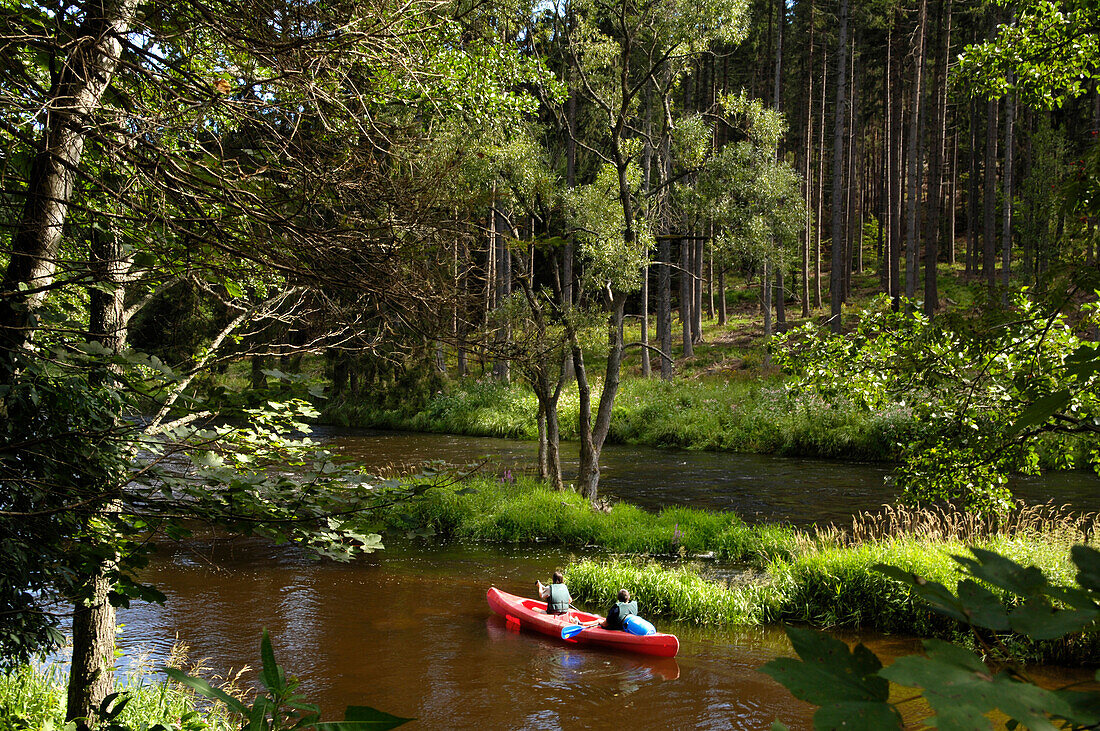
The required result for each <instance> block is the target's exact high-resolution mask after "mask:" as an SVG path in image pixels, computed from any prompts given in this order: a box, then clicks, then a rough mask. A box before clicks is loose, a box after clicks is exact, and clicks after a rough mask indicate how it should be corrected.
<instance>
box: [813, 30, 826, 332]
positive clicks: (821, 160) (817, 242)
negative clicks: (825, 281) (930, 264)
mask: <svg viewBox="0 0 1100 731" xmlns="http://www.w3.org/2000/svg"><path fill="white" fill-rule="evenodd" d="M828 80H829V54H828V52H827V51H825V50H822V52H821V114H819V115H818V120H819V124H820V125H821V129H820V131H819V132H818V135H817V138H818V140H820V144H819V145H818V150H817V216H816V217H815V219H816V220H815V223H816V225H815V226H814V307H815V308H816V309H819V310H820V309H821V227H822V226H824V225H825V97H826V92H827V91H828Z"/></svg>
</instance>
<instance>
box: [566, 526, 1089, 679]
mask: <svg viewBox="0 0 1100 731" xmlns="http://www.w3.org/2000/svg"><path fill="white" fill-rule="evenodd" d="M905 514H906V515H907V516H908V517H907V518H905V520H906V521H908V522H906V523H905V529H906V530H907V531H908V533H901V534H895V535H887V536H885V537H883V536H881V535H871V534H866V533H865V534H863V537H864V539H865V540H862V541H857V540H854V539H852V538H851V537H850V536H849V535H848V534H847V533H845V534H843V535H844V536H845V537H844V538H843V539H842V540H838V539H837V537H836V536H837V535H838V534H837V532H836V529H835V528H833V529H832V530H831V531H822V532H820V533H818V535H814V534H813V532H810V533H802V534H800V536H799V538H798V542H797V548H796V550H795V551H792V553H791V554H790V555H788V556H787V557H783V558H776V559H774V560H772V561H771V562H770V563H769V564H768V565H767V566H766V569H765V570H764V571H763V572H762V573H757V574H751V573H749V574H737V573H735V574H734V577H736V578H734V579H731V578H729V576H725V577H723V576H721V575H719V571H720V568H719V566H717V565H715V564H713V563H710V562H695V563H690V564H683V563H677V564H675V565H671V566H663V565H660V564H658V563H656V562H654V561H652V560H649V561H638V560H634V561H628V560H623V559H612V560H608V561H596V560H592V559H588V560H584V561H580V562H577V563H573V564H571V565H569V566H568V567H567V568H566V580H567V582H568V583H569V588H570V591H571V592H572V593H573V594H574V596H575V597H577V598H578V599H580V600H581V601H585V602H588V603H590V604H595V605H597V606H600V605H603V604H605V603H607V602H609V601H610V600H611V598H612V597H614V596H615V593H616V592H617V591H618V590H619V589H620V588H624V587H625V588H628V589H630V591H631V593H633V594H634V595H636V596H637V597H638V599H639V603H640V606H641V608H642V613H643V614H645V615H649V616H653V617H665V618H669V619H676V620H681V621H686V622H692V623H699V624H735V625H737V624H750V625H751V624H768V623H775V622H780V621H783V622H796V623H806V624H811V625H814V626H818V627H831V628H851V629H874V630H878V631H883V632H893V633H901V634H908V635H917V636H921V637H939V638H944V639H950V640H964V641H965V639H966V638H967V630H966V628H965V627H964V626H963V625H961V624H959V623H957V622H955V621H953V620H950V619H948V618H947V617H944V616H943V615H940V614H938V613H936V612H933V611H932V610H931V608H930V607H929V606H928V605H927V604H925V603H924V602H923V601H922V600H921V599H919V598H918V597H916V596H914V595H913V594H912V593H911V592H910V590H909V589H908V587H906V586H904V585H902V584H900V583H898V582H895V581H893V580H891V579H888V578H887V577H886V576H884V575H883V574H881V573H879V572H878V571H876V570H874V568H873V567H874V566H875V565H876V564H880V563H882V564H889V565H892V566H897V567H899V568H901V569H904V570H906V571H909V572H912V573H915V574H918V575H920V576H923V577H925V578H927V579H930V580H933V581H938V582H940V583H942V584H944V585H945V586H947V587H948V588H951V589H954V588H955V587H956V585H957V583H958V581H959V579H960V577H961V574H960V573H959V571H958V564H957V562H956V561H955V560H954V559H953V556H955V555H965V554H966V553H967V548H966V546H967V545H979V546H982V547H984V548H989V549H992V550H995V551H997V552H998V553H1001V554H1002V555H1005V556H1007V557H1009V558H1011V559H1013V560H1015V561H1017V562H1019V563H1021V564H1022V565H1025V566H1037V567H1038V568H1040V569H1042V570H1043V572H1044V573H1045V574H1047V576H1049V577H1051V579H1052V580H1053V581H1055V582H1057V583H1060V584H1062V585H1065V586H1072V585H1073V584H1074V582H1075V568H1074V566H1073V564H1072V563H1071V562H1070V560H1069V548H1070V546H1071V545H1072V544H1073V543H1075V542H1079V539H1080V538H1081V533H1080V530H1081V525H1082V523H1080V522H1079V521H1078V516H1074V515H1072V514H1071V513H1068V512H1066V511H1064V510H1062V509H1052V508H1051V507H1049V506H1048V507H1045V508H1041V509H1040V508H1034V509H1026V510H1021V511H1020V515H1019V516H1017V518H1015V519H1011V520H1006V521H1002V522H1001V523H1000V524H995V525H993V524H986V525H984V526H978V525H976V524H971V523H962V524H959V523H958V522H950V521H948V522H946V523H944V522H943V521H942V516H941V518H940V521H941V522H940V523H935V522H930V521H932V517H931V516H932V515H934V511H929V512H927V513H920V512H917V511H909V512H908V513H905ZM897 515H898V513H897V511H895V512H894V516H895V519H897ZM866 522H867V519H866V518H865V519H864V520H863V521H862V522H861V523H860V524H865V523H866ZM870 523H871V524H873V525H878V526H880V527H881V526H882V525H884V524H883V523H881V522H875V521H870ZM930 526H932V527H935V528H936V529H937V530H936V531H932V530H930V529H929V527H930ZM945 527H946V528H950V529H951V530H952V531H954V533H953V534H952V535H945V534H946V533H947V531H945V530H944V529H945ZM979 528H981V530H979ZM964 529H965V530H964ZM969 529H973V530H971V531H970V532H967V530H969ZM982 531H985V532H984V533H983V532H982ZM1075 531H1076V532H1075ZM964 539H965V540H964ZM1002 639H1003V640H1004V642H1005V643H1006V644H1008V645H1011V646H1013V647H1014V651H1015V654H1016V655H1017V656H1019V657H1023V658H1027V659H1029V660H1032V661H1036V662H1059V663H1065V664H1090V663H1094V662H1095V657H1096V656H1097V655H1096V653H1097V651H1100V636H1098V634H1097V633H1078V634H1075V635H1071V636H1068V637H1065V638H1062V639H1059V640H1054V641H1049V642H1030V641H1028V640H1026V639H1025V638H1023V637H1019V636H1011V635H1010V636H1007V637H1005V638H1002Z"/></svg>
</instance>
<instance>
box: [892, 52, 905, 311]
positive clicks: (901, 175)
mask: <svg viewBox="0 0 1100 731" xmlns="http://www.w3.org/2000/svg"><path fill="white" fill-rule="evenodd" d="M894 43H898V39H897V38H896V37H895V38H894ZM895 57H896V56H895ZM901 76H902V65H901V63H896V64H894V77H893V82H892V85H893V87H894V88H895V89H897V90H898V93H897V94H894V95H893V97H894V108H893V109H892V110H891V112H890V120H891V121H890V124H891V129H892V131H891V133H890V138H891V140H893V144H894V153H893V154H892V155H891V156H890V161H891V165H892V167H893V169H892V170H891V171H890V179H891V180H892V181H893V188H892V189H891V194H892V198H891V200H890V210H891V213H890V300H891V301H892V302H893V307H894V311H897V310H898V308H899V307H900V306H901V292H902V284H901V249H902V236H901V230H902V201H903V199H904V194H905V147H904V145H905V143H904V139H903V138H904V133H903V128H904V117H905V95H904V94H902V93H901V87H902V80H901Z"/></svg>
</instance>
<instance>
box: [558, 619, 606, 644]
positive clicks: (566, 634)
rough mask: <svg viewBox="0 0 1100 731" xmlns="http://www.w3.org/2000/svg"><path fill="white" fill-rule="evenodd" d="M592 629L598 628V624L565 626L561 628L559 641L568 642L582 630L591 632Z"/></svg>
mask: <svg viewBox="0 0 1100 731" xmlns="http://www.w3.org/2000/svg"><path fill="white" fill-rule="evenodd" d="M593 627H599V623H598V622H597V623H595V624H566V625H565V627H563V628H561V639H562V640H569V639H571V638H575V636H576V635H577V634H580V633H581V632H583V631H584V630H591V629H592V628H593Z"/></svg>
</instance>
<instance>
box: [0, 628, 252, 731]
mask: <svg viewBox="0 0 1100 731" xmlns="http://www.w3.org/2000/svg"><path fill="white" fill-rule="evenodd" d="M173 656H174V659H175V661H180V660H182V657H180V656H178V655H177V648H175V647H174V648H173ZM172 662H173V660H169V663H172ZM201 671H202V669H201V668H197V667H195V666H192V667H189V668H188V672H189V673H192V674H198V673H200V672H201ZM219 680H220V681H221V682H219ZM211 681H212V682H213V683H214V684H215V685H219V686H220V687H221V688H222V689H223V690H227V691H229V692H230V693H232V694H234V695H239V694H240V688H239V687H237V686H236V685H235V684H234V682H233V681H228V682H226V681H225V679H218V678H211ZM67 683H68V667H67V666H60V665H56V664H48V665H44V666H28V665H24V666H21V667H17V668H14V669H12V670H9V671H8V672H5V673H0V729H4V731H24V730H26V731H30V730H31V729H41V730H43V731H47V730H48V729H58V731H61V730H62V729H66V728H68V727H67V726H66V724H65V706H66V686H67ZM115 692H117V693H120V694H125V697H126V698H127V699H128V700H127V701H126V703H125V705H124V707H123V708H122V710H121V712H120V713H119V714H118V715H117V716H116V717H115V718H114V719H113V723H114V724H116V726H112V728H117V729H119V731H130V730H132V731H145V730H146V729H150V728H154V727H157V725H158V724H160V728H164V729H169V730H171V731H235V730H236V729H239V728H240V726H239V723H238V722H235V721H234V719H233V717H232V715H231V714H230V713H229V709H228V708H226V707H225V705H223V704H221V703H219V702H216V701H211V700H209V699H206V698H202V697H200V696H199V695H198V694H197V693H195V692H194V691H193V690H191V689H190V688H188V687H186V686H184V685H182V684H180V683H176V682H174V681H171V680H167V679H165V678H163V677H159V676H158V674H156V673H154V672H153V671H152V669H151V668H147V667H139V668H137V669H135V670H132V671H130V672H128V673H125V674H124V675H122V676H121V677H118V678H116V682H115Z"/></svg>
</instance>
